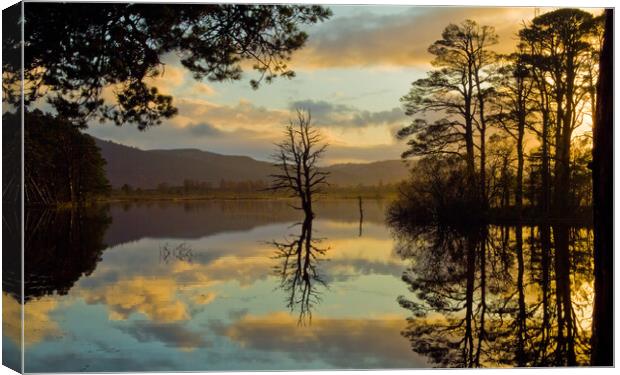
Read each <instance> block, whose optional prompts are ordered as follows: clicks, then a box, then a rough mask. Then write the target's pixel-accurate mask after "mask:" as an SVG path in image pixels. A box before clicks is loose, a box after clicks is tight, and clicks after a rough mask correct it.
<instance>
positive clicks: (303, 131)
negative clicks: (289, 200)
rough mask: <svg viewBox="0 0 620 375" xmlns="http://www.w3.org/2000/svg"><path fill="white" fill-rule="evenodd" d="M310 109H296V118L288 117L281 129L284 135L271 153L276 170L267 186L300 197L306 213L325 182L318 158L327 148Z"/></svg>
mask: <svg viewBox="0 0 620 375" xmlns="http://www.w3.org/2000/svg"><path fill="white" fill-rule="evenodd" d="M311 120H312V116H311V114H310V112H309V111H304V110H300V109H298V110H297V119H295V120H291V121H290V122H289V124H288V125H287V127H286V130H285V131H284V134H285V137H284V140H283V141H282V142H281V143H278V144H277V145H276V146H277V149H276V152H275V153H274V155H273V156H272V158H273V160H274V161H275V163H276V167H277V169H278V172H276V173H275V174H272V175H271V176H270V177H271V178H272V183H271V187H270V190H276V191H286V192H288V193H289V194H290V196H291V197H293V198H299V200H300V201H301V205H300V206H294V207H295V208H296V209H299V210H303V211H304V213H305V214H306V216H307V217H314V212H313V211H312V200H313V198H314V196H315V195H316V194H317V193H320V192H321V191H322V188H323V187H324V186H325V185H327V176H328V173H327V172H324V171H321V170H320V169H319V167H318V162H319V160H320V159H321V157H322V156H323V154H324V153H325V150H326V149H327V144H326V143H325V142H324V141H323V137H322V136H321V134H320V132H319V131H318V130H317V129H316V128H313V127H312V125H311Z"/></svg>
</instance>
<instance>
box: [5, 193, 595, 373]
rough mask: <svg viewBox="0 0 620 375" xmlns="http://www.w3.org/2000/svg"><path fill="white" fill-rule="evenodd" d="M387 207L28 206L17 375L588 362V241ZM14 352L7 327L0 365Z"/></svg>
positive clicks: (586, 235) (572, 232)
mask: <svg viewBox="0 0 620 375" xmlns="http://www.w3.org/2000/svg"><path fill="white" fill-rule="evenodd" d="M387 205H388V202H385V201H375V200H367V201H364V203H363V208H364V211H363V220H362V221H360V213H359V207H358V202H357V201H356V200H332V201H323V202H319V203H318V204H317V207H316V217H315V218H314V220H312V221H310V222H308V221H304V222H303V223H302V222H301V216H300V214H299V212H297V211H295V210H293V209H291V208H290V207H289V206H288V205H287V203H286V202H283V201H269V200H261V201H205V202H191V203H165V202H161V203H159V202H158V203H149V204H113V205H109V206H105V207H99V208H96V209H88V210H85V211H80V212H73V213H71V212H70V211H63V212H52V211H47V212H39V213H35V212H32V213H30V214H29V217H27V220H26V225H27V232H28V233H30V235H29V236H28V238H27V241H26V254H25V261H26V275H25V280H26V285H25V294H26V303H25V311H24V314H25V322H26V323H25V336H24V337H25V339H24V345H25V366H26V367H25V370H26V371H27V372H50V371H54V372H73V371H89V372H92V371H172V370H177V371H182V370H193V371H209V370H214V371H215V370H276V369H289V370H299V369H353V368H413V367H432V366H443V367H453V366H494V367H497V366H533V365H538V366H545V365H561V364H567V363H576V364H582V363H586V362H587V357H588V350H589V349H588V348H589V344H588V339H589V336H590V323H591V321H590V319H591V317H590V316H591V310H592V276H591V273H592V265H591V245H592V234H591V231H590V230H588V229H586V228H570V227H561V228H558V227H555V228H549V227H547V228H540V227H519V228H516V227H510V228H509V227H493V226H489V227H485V228H477V229H476V230H473V229H467V230H463V229H460V230H456V229H454V230H453V229H448V228H437V227H414V228H404V227H399V228H394V227H390V226H388V224H387V223H386V220H385V216H386V215H385V210H386V208H387ZM547 238H550V240H549V241H547V240H546V239H547ZM560 247H561V248H562V249H560ZM558 249H560V250H561V251H560V250H558ZM3 303H4V306H5V309H9V311H10V310H11V309H13V310H15V311H17V310H18V309H19V305H18V302H17V299H16V298H15V296H14V295H12V294H11V293H6V292H5V293H4V294H3ZM7 316H8V317H9V318H10V314H9V315H7ZM7 324H8V327H9V329H6V328H7ZM18 340H19V330H18V329H16V328H15V327H13V329H11V326H10V321H9V322H8V323H7V322H5V330H4V335H3V344H4V347H5V349H4V350H5V353H8V352H10V351H11V350H16V348H17V346H16V345H17V344H18V342H19V341H18Z"/></svg>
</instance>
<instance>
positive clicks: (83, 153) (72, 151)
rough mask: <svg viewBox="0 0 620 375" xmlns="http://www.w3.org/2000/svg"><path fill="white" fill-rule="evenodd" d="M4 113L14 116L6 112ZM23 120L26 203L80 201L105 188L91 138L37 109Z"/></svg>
mask: <svg viewBox="0 0 620 375" xmlns="http://www.w3.org/2000/svg"><path fill="white" fill-rule="evenodd" d="M5 116H15V115H14V114H6V115H5ZM24 121H25V123H26V124H27V126H25V129H24V153H25V160H24V182H25V184H24V194H25V201H26V203H27V204H29V205H33V204H36V205H58V204H61V203H66V202H70V203H71V204H74V205H76V204H81V203H84V202H85V200H86V199H87V198H89V197H93V196H95V195H100V194H105V193H107V192H108V190H109V185H108V180H107V178H106V176H105V170H104V166H105V160H104V159H103V157H102V156H101V154H100V151H99V148H98V147H97V145H96V144H95V141H94V139H93V138H92V137H90V136H89V135H86V134H83V133H81V132H80V131H79V130H78V129H77V128H76V127H75V126H73V125H72V124H71V123H70V122H69V121H67V120H63V119H61V118H59V117H55V116H52V115H50V114H44V113H43V112H41V111H39V110H34V111H32V112H26V113H25V114H24Z"/></svg>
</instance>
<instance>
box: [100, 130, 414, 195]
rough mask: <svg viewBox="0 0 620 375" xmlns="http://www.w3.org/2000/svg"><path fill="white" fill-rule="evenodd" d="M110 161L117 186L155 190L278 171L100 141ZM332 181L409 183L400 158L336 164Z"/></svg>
mask: <svg viewBox="0 0 620 375" xmlns="http://www.w3.org/2000/svg"><path fill="white" fill-rule="evenodd" d="M95 141H96V143H97V146H99V148H100V149H101V154H102V156H103V158H104V159H105V160H106V161H107V165H106V173H107V176H108V180H109V181H110V184H111V185H112V187H115V188H118V187H120V186H122V185H123V184H129V185H131V186H133V187H136V188H138V187H139V188H142V189H150V188H155V187H157V185H158V184H160V183H167V184H168V185H170V186H180V185H182V184H183V181H184V180H186V179H189V180H194V181H203V182H207V181H208V182H211V183H212V184H213V186H218V184H219V182H220V181H221V180H226V181H234V182H239V181H248V180H252V181H256V180H263V181H268V180H269V175H270V174H272V173H273V172H274V171H275V169H274V166H273V165H272V164H271V163H268V162H264V161H259V160H255V159H252V158H250V157H248V156H233V155H221V154H216V153H213V152H208V151H202V150H197V149H177V150H141V149H138V148H135V147H130V146H125V145H121V144H118V143H114V142H110V141H104V140H101V139H97V138H95ZM323 169H324V170H325V171H328V172H330V176H329V181H330V183H331V184H334V185H338V186H357V185H360V184H361V185H367V186H368V185H378V184H379V183H384V184H388V183H394V182H398V181H401V180H403V179H404V178H406V176H407V174H408V170H407V166H406V165H405V164H404V163H403V162H402V161H400V160H385V161H378V162H372V163H362V164H355V163H347V164H334V165H331V166H328V167H325V168H323Z"/></svg>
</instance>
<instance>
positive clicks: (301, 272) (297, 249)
mask: <svg viewBox="0 0 620 375" xmlns="http://www.w3.org/2000/svg"><path fill="white" fill-rule="evenodd" d="M312 222H313V218H312V217H311V216H306V217H305V219H304V221H303V223H301V232H300V233H299V235H295V236H292V237H290V238H289V239H287V240H285V241H282V242H278V241H273V242H272V245H273V246H274V247H275V248H276V251H275V255H274V257H273V258H274V259H277V260H278V261H279V262H280V263H279V264H278V265H277V266H276V267H275V273H276V274H277V275H278V276H279V277H280V287H281V288H282V290H284V291H285V292H286V294H287V299H286V306H287V308H289V309H290V310H291V311H295V310H298V312H299V318H298V324H306V323H311V321H312V308H313V307H314V306H315V305H316V304H318V303H320V302H321V290H320V289H321V288H324V287H326V286H327V285H326V283H325V281H324V280H323V278H322V277H321V275H320V273H319V267H318V266H319V262H321V261H322V260H324V259H322V258H323V256H324V255H325V253H326V251H327V250H328V249H327V248H321V247H320V243H321V242H322V239H317V238H313V237H312V234H313V233H312Z"/></svg>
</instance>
